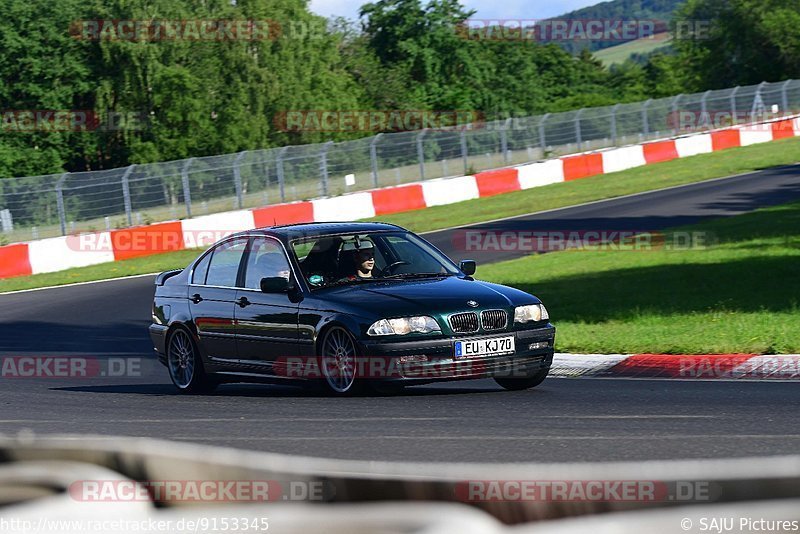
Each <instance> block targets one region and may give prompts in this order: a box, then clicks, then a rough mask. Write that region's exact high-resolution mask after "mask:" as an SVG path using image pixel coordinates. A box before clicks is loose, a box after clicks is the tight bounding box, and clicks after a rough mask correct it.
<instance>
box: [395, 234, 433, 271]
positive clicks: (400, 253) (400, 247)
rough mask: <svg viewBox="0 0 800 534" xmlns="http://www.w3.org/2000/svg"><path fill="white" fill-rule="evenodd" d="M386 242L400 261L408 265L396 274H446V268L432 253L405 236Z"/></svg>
mask: <svg viewBox="0 0 800 534" xmlns="http://www.w3.org/2000/svg"><path fill="white" fill-rule="evenodd" d="M386 242H387V244H388V245H389V246H390V247H391V249H392V251H393V252H394V255H395V257H396V258H398V261H405V262H407V263H408V265H401V266H400V267H398V268H397V270H396V271H395V273H398V274H399V273H414V272H430V273H438V272H444V269H445V268H444V267H443V266H442V264H441V263H440V262H439V261H437V259H436V258H434V257H433V256H432V255H431V252H430V251H428V250H424V249H422V248H421V247H420V245H419V244H418V243H412V242H411V241H409V240H408V239H407V238H406V237H405V236H389V237H387V238H386Z"/></svg>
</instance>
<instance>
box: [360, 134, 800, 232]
mask: <svg viewBox="0 0 800 534" xmlns="http://www.w3.org/2000/svg"><path fill="white" fill-rule="evenodd" d="M798 161H800V138H790V139H783V140H780V141H773V142H771V143H762V144H758V145H750V146H746V147H739V148H731V149H729V150H725V151H722V152H715V153H711V154H700V155H697V156H692V157H690V158H683V159H676V160H672V161H666V162H663V163H658V164H655V165H646V166H644V167H637V168H635V169H628V170H626V171H621V172H616V173H611V174H603V175H600V176H593V177H591V178H584V179H582V180H577V181H573V182H568V183H558V184H552V185H547V186H544V187H536V188H533V189H527V190H525V191H517V192H514V193H507V194H505V195H498V196H494V197H487V198H480V199H475V200H467V201H465V202H459V203H457V204H449V205H446V206H435V207H432V208H426V209H425V210H420V211H409V212H405V213H397V214H394V215H384V216H381V217H375V218H374V219H370V220H376V221H378V220H379V221H385V222H390V223H394V224H399V225H400V226H404V227H406V228H408V229H409V230H412V231H415V232H427V231H431V230H436V229H440V228H448V227H452V226H460V225H464V224H470V223H476V222H482V221H488V220H492V219H498V218H502V217H511V216H514V215H523V214H525V213H531V212H536V211H542V210H548V209H554V208H561V207H565V206H574V205H575V204H581V203H583V202H591V201H593V200H602V199H606V198H613V197H619V196H622V195H629V194H632V193H639V192H642V191H650V190H653V189H660V188H663V187H669V186H674V185H681V184H688V183H692V182H701V181H703V180H708V179H711V178H719V177H722V176H730V175H732V174H740V173H745V172H750V171H756V170H759V169H765V168H768V167H774V166H778V165H786V164H791V163H796V162H798Z"/></svg>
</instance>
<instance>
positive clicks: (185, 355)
mask: <svg viewBox="0 0 800 534" xmlns="http://www.w3.org/2000/svg"><path fill="white" fill-rule="evenodd" d="M167 369H168V370H169V377H170V379H171V380H172V383H173V384H175V387H176V388H178V391H180V392H181V393H183V394H186V395H204V394H208V393H213V392H214V390H215V389H217V386H218V385H219V382H217V381H215V380H213V379H212V378H210V377H209V376H208V375H207V374H206V370H205V368H204V367H203V359H202V358H201V357H200V352H199V351H198V350H197V344H196V343H195V342H194V339H193V337H192V335H191V333H189V331H188V330H186V329H185V328H183V327H178V328H176V329H175V330H174V331H173V332H172V333H171V334H170V335H169V338H168V339H167Z"/></svg>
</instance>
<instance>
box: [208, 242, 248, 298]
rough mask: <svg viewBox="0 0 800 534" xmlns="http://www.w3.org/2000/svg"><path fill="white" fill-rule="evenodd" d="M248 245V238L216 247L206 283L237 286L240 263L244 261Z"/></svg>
mask: <svg viewBox="0 0 800 534" xmlns="http://www.w3.org/2000/svg"><path fill="white" fill-rule="evenodd" d="M246 245H247V240H246V239H236V240H233V241H228V242H227V243H223V244H222V245H220V246H218V247H217V248H216V249H214V253H213V255H212V257H211V265H209V267H208V276H207V277H206V285H209V286H222V287H236V277H237V275H238V273H239V264H240V263H241V261H242V255H243V254H244V250H245V248H246Z"/></svg>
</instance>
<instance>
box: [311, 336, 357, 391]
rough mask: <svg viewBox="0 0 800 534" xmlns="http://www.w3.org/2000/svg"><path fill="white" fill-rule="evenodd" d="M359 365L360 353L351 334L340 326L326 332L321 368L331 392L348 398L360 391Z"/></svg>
mask: <svg viewBox="0 0 800 534" xmlns="http://www.w3.org/2000/svg"><path fill="white" fill-rule="evenodd" d="M357 363H358V351H357V350H356V344H355V341H354V340H353V336H351V335H350V332H348V331H347V330H345V329H344V328H342V327H340V326H334V327H332V328H330V329H328V330H327V331H325V334H324V335H323V337H322V344H321V348H320V368H321V369H322V377H323V378H324V379H325V385H326V386H327V387H328V391H329V392H331V393H333V394H334V395H339V396H346V395H353V394H355V393H357V392H359V391H360V389H361V388H360V385H361V384H360V383H359V382H358V381H357V377H356V374H357V373H356V367H357Z"/></svg>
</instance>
